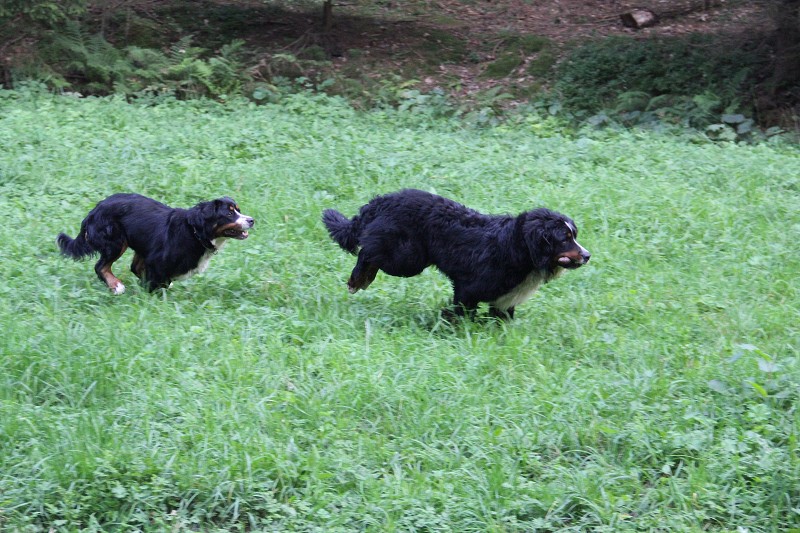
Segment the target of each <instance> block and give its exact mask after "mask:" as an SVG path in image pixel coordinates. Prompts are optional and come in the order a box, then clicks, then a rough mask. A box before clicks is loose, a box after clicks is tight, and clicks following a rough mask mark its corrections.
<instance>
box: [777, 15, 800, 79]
mask: <svg viewBox="0 0 800 533" xmlns="http://www.w3.org/2000/svg"><path fill="white" fill-rule="evenodd" d="M777 9H778V11H777V12H776V20H775V21H776V23H777V33H776V36H775V37H776V39H775V70H774V71H773V73H772V81H773V91H775V92H778V91H780V90H781V89H784V88H787V87H792V86H796V85H797V84H798V83H800V0H780V1H779V2H777Z"/></svg>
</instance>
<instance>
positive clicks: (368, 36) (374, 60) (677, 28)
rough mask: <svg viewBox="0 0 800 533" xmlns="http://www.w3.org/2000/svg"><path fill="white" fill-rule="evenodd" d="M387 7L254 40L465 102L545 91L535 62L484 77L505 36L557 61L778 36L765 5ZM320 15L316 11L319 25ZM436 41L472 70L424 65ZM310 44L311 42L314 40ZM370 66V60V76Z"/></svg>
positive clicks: (615, 2) (277, 29) (341, 10)
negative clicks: (313, 49) (632, 20)
mask: <svg viewBox="0 0 800 533" xmlns="http://www.w3.org/2000/svg"><path fill="white" fill-rule="evenodd" d="M222 1H224V0H222ZM387 1H388V4H384V5H380V3H379V2H376V1H375V0H372V1H371V2H369V3H361V2H363V0H360V1H359V2H358V3H357V2H353V3H338V4H334V8H333V17H334V18H333V28H332V31H331V32H329V33H327V34H324V35H322V34H320V33H316V34H314V33H313V31H312V32H311V33H309V28H313V27H314V25H315V24H316V25H317V26H319V20H316V21H315V20H314V18H316V17H315V16H313V15H308V14H307V13H306V14H302V15H301V14H299V13H295V15H298V16H297V17H289V16H288V15H289V14H288V13H286V12H284V17H285V18H284V19H283V20H280V21H279V20H275V19H273V20H271V21H270V22H269V24H268V27H271V28H272V30H269V31H263V29H264V27H263V26H262V27H261V29H262V31H261V32H259V34H258V36H256V35H253V34H251V35H250V37H251V38H252V37H255V39H256V40H262V42H263V41H268V40H269V39H274V38H276V37H278V36H283V38H284V39H285V38H287V37H288V36H290V35H294V36H295V37H296V38H297V40H295V41H294V42H293V44H294V45H297V44H298V43H299V44H308V43H315V42H316V43H321V44H322V45H323V47H324V48H325V49H326V50H327V51H328V52H331V53H332V54H331V55H332V56H333V61H334V65H335V68H337V69H340V70H341V69H346V68H348V66H350V67H351V68H352V67H353V65H352V63H353V62H356V63H365V67H364V68H371V69H375V70H376V72H380V71H385V72H402V71H404V70H405V69H407V68H408V67H409V65H411V66H413V65H414V64H415V63H424V62H427V63H428V64H427V67H428V68H426V69H419V70H418V71H417V76H418V79H420V82H421V85H422V86H423V87H425V88H432V87H435V86H439V87H444V88H446V89H447V90H448V91H449V92H451V93H458V94H460V96H466V97H468V96H469V95H470V94H474V93H475V92H477V91H480V90H484V89H486V88H489V87H492V86H494V85H497V84H504V85H508V84H515V85H517V86H530V85H541V83H543V80H536V79H534V77H533V76H531V75H530V74H529V73H528V69H526V68H525V67H526V66H527V64H528V63H529V62H530V61H532V60H535V59H536V55H537V54H535V53H534V54H531V55H529V56H527V57H525V58H524V61H523V63H522V64H521V66H520V67H519V68H518V69H516V71H514V72H512V73H511V75H510V76H506V77H502V78H494V79H492V78H486V77H485V76H482V73H484V71H485V69H486V67H487V65H488V64H490V63H491V62H492V61H493V60H494V59H496V56H497V52H498V51H499V50H500V49H501V48H502V43H503V40H504V38H505V37H507V36H509V35H536V36H540V37H544V38H546V39H548V40H549V41H550V43H551V45H552V46H551V47H550V48H549V50H550V51H551V53H554V54H555V60H556V61H557V60H558V58H559V56H560V55H561V54H563V52H564V51H565V50H566V49H568V47H569V46H570V45H572V44H575V43H579V42H581V41H585V40H587V39H593V38H598V37H604V36H611V35H627V36H633V37H640V38H647V37H651V36H681V35H687V34H691V33H705V34H711V33H713V34H748V33H752V32H754V31H757V32H763V31H764V30H768V29H769V28H771V26H772V21H771V19H770V17H769V13H768V12H767V6H766V3H765V2H762V1H755V0H677V1H671V0H585V1H581V0H527V1H525V0H494V1H489V0H474V1H468V0H427V1H425V2H406V1H403V0H400V1H396V0H387ZM261 5H262V6H263V4H261ZM633 8H647V9H650V10H651V11H653V12H655V13H656V14H658V15H659V18H660V19H659V22H658V23H657V24H656V25H655V26H652V27H649V28H643V29H639V30H634V29H630V28H626V27H625V26H623V24H622V22H621V19H620V15H621V14H623V13H626V12H628V11H630V10H631V9H633ZM321 11H322V10H321V9H319V14H320V15H321ZM433 31H436V32H445V33H446V34H449V35H451V36H453V37H454V38H458V39H460V40H461V41H462V42H464V43H467V44H466V49H467V50H466V52H467V53H466V55H468V56H469V60H463V61H457V62H453V61H448V60H446V59H445V60H442V61H441V62H439V64H438V65H430V58H429V57H427V55H426V57H423V55H422V53H421V51H422V50H424V49H425V47H426V46H427V47H430V46H436V44H435V42H430V41H431V36H430V32H433ZM309 35H315V37H313V38H308V36H309ZM303 36H305V37H303ZM426 38H427V41H426ZM263 44H265V45H266V44H267V43H266V42H263ZM273 44H274V43H273ZM352 50H358V51H360V54H361V55H360V56H359V57H358V58H354V57H353V56H352V54H351V53H350V51H352ZM365 57H366V58H368V59H369V62H368V65H369V66H367V63H366V62H365V61H364V59H365Z"/></svg>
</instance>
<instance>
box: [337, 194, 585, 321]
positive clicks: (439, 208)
mask: <svg viewBox="0 0 800 533" xmlns="http://www.w3.org/2000/svg"><path fill="white" fill-rule="evenodd" d="M322 220H323V222H324V223H325V226H326V227H327V228H328V232H329V233H330V235H331V238H332V239H333V240H334V241H335V242H337V243H338V244H339V246H341V247H342V248H343V249H345V250H346V251H348V252H350V253H352V254H356V253H357V254H358V260H357V261H356V266H355V268H354V269H353V272H352V274H351V275H350V279H349V280H348V282H347V286H348V288H349V289H350V292H351V293H355V292H357V291H358V290H359V289H366V288H367V287H369V285H370V283H372V281H373V280H374V279H375V276H376V275H377V273H378V270H383V271H384V272H386V273H387V274H389V275H391V276H402V277H411V276H416V275H417V274H419V273H420V272H422V271H423V270H424V269H425V268H427V267H428V266H430V265H434V266H436V267H437V268H438V269H439V270H441V271H442V272H443V273H444V274H445V275H446V276H447V277H448V278H450V280H451V281H452V283H453V304H454V305H455V308H454V312H455V313H456V314H458V315H463V314H464V312H465V311H466V312H467V313H468V314H470V315H474V312H475V309H476V308H477V307H478V304H479V303H480V302H489V304H490V307H489V312H490V314H491V315H492V316H496V317H501V318H512V317H513V316H514V308H515V307H516V306H517V305H518V304H520V303H522V302H524V301H525V300H527V299H528V298H530V297H531V296H532V295H533V293H534V292H535V291H536V289H538V288H539V286H540V285H541V284H543V283H547V282H548V281H550V280H551V279H553V278H555V277H557V276H559V275H560V274H561V273H562V272H563V271H564V269H574V268H578V267H580V266H581V265H584V264H586V262H588V261H589V258H590V257H591V254H589V252H588V251H587V250H586V249H585V248H584V247H583V246H581V245H580V244H578V242H577V241H576V240H575V238H576V237H577V235H578V228H577V227H576V226H575V223H574V222H573V221H572V219H570V218H569V217H566V216H564V215H561V214H559V213H556V212H554V211H550V210H549V209H544V208H541V209H534V210H533V211H528V212H525V213H522V214H521V215H519V216H516V217H513V216H507V215H483V214H481V213H479V212H477V211H475V210H473V209H470V208H468V207H465V206H463V205H461V204H458V203H456V202H454V201H452V200H449V199H447V198H443V197H441V196H437V195H435V194H430V193H427V192H424V191H419V190H415V189H405V190H402V191H399V192H396V193H391V194H387V195H385V196H378V197H376V198H374V199H373V200H372V201H370V202H369V203H368V204H366V205H365V206H363V207H362V208H361V210H360V211H359V213H358V215H356V216H355V217H353V218H352V219H348V218H347V217H345V216H344V215H343V214H341V213H339V212H338V211H335V210H333V209H326V210H325V212H324V213H323V215H322ZM359 248H360V251H359Z"/></svg>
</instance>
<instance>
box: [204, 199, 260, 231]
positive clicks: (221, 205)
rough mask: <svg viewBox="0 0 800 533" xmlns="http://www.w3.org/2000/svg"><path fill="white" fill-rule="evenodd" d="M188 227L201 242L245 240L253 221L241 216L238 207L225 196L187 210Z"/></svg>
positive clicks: (250, 218)
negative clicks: (220, 239)
mask: <svg viewBox="0 0 800 533" xmlns="http://www.w3.org/2000/svg"><path fill="white" fill-rule="evenodd" d="M188 220H189V225H190V226H191V227H192V229H193V230H194V233H195V235H196V236H197V237H198V238H199V239H200V240H201V241H212V240H214V239H219V238H223V239H239V240H243V239H246V238H247V237H248V236H249V234H248V233H247V230H248V229H250V228H252V227H253V224H255V220H253V218H252V217H249V216H246V215H243V214H242V213H241V212H240V211H239V206H238V205H236V202H234V201H233V199H232V198H229V197H227V196H225V197H223V198H218V199H216V200H212V201H210V202H201V203H199V204H197V205H196V206H194V207H193V208H191V209H190V210H189V219H188Z"/></svg>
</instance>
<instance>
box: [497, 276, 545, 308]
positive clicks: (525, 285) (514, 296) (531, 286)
mask: <svg viewBox="0 0 800 533" xmlns="http://www.w3.org/2000/svg"><path fill="white" fill-rule="evenodd" d="M542 281H543V280H542V275H541V274H540V273H539V272H531V273H530V274H528V275H527V276H525V279H523V280H522V283H520V284H519V285H517V286H516V287H514V288H513V289H511V290H510V291H508V292H507V293H506V294H504V295H503V296H501V297H500V298H498V299H497V300H495V301H494V302H492V305H494V306H495V307H496V308H498V309H500V310H501V311H505V310H507V309H510V308H512V307H516V306H517V305H519V304H521V303H522V302H524V301H526V300H527V299H528V298H530V297H531V296H533V293H535V292H536V289H538V288H539V285H541V284H542Z"/></svg>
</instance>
